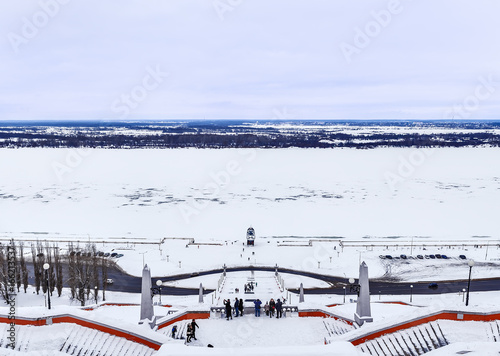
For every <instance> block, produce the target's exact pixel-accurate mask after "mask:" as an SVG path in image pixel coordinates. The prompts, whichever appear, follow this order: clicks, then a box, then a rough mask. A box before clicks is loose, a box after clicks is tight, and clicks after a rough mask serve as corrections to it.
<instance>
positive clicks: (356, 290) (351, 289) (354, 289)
mask: <svg viewBox="0 0 500 356" xmlns="http://www.w3.org/2000/svg"><path fill="white" fill-rule="evenodd" d="M355 282H356V280H355V279H354V278H349V283H350V284H351V285H350V286H349V292H354V293H356V294H358V296H359V290H360V285H359V284H355Z"/></svg>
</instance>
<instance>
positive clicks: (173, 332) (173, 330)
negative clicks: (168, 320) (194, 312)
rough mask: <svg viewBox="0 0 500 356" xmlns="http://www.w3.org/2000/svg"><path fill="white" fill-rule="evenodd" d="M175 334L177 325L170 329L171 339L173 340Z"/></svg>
mask: <svg viewBox="0 0 500 356" xmlns="http://www.w3.org/2000/svg"><path fill="white" fill-rule="evenodd" d="M176 332H177V325H174V326H173V327H172V339H175V333H176Z"/></svg>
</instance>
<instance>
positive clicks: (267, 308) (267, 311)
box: [264, 302, 269, 316]
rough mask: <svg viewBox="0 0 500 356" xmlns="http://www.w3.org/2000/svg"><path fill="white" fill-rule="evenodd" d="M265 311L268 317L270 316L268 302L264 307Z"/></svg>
mask: <svg viewBox="0 0 500 356" xmlns="http://www.w3.org/2000/svg"><path fill="white" fill-rule="evenodd" d="M264 311H265V312H266V316H269V303H268V302H266V305H264Z"/></svg>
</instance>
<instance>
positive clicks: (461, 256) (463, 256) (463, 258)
mask: <svg viewBox="0 0 500 356" xmlns="http://www.w3.org/2000/svg"><path fill="white" fill-rule="evenodd" d="M458 257H460V258H461V259H462V260H466V259H467V257H465V255H460V256H458Z"/></svg>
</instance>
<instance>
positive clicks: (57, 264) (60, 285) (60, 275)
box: [54, 244, 63, 297]
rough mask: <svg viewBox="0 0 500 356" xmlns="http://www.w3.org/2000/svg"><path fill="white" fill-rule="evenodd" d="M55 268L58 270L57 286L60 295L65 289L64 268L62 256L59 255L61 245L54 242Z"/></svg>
mask: <svg viewBox="0 0 500 356" xmlns="http://www.w3.org/2000/svg"><path fill="white" fill-rule="evenodd" d="M54 265H55V266H54V269H55V272H56V281H55V287H56V289H57V296H58V297H60V296H61V293H62V289H63V270H62V262H61V256H60V255H59V247H57V245H55V244H54Z"/></svg>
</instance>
